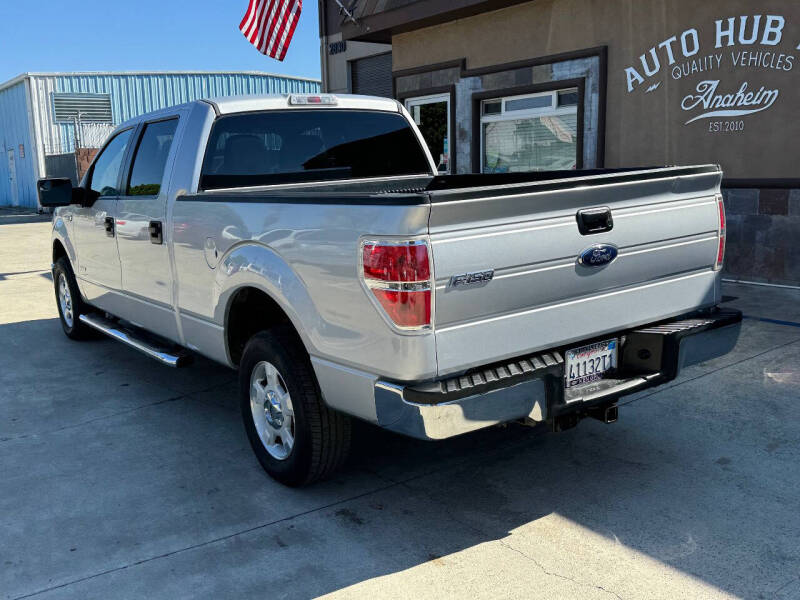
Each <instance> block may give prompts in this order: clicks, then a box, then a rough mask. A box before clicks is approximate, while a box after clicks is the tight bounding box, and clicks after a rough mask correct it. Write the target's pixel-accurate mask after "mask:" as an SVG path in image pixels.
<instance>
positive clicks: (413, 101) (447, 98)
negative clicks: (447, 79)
mask: <svg viewBox="0 0 800 600" xmlns="http://www.w3.org/2000/svg"><path fill="white" fill-rule="evenodd" d="M452 96H453V95H452V93H451V92H450V91H446V92H439V93H432V94H424V95H421V96H409V97H407V98H405V99H404V101H403V105H404V106H405V108H406V110H407V111H408V114H409V115H410V116H411V121H412V122H413V123H414V124H415V125H416V126H417V129H419V125H418V124H417V122H416V121H415V120H414V115H413V114H412V113H411V110H412V108H413V107H414V106H424V105H425V104H436V103H438V102H446V103H447V170H446V171H438V169H437V173H436V174H437V175H451V174H452V173H453V112H452V111H453V98H452ZM420 133H422V132H421V131H420ZM422 137H423V139H424V138H425V136H424V135H423V136H422ZM427 144H428V142H427V141H426V142H425V145H426V146H427ZM428 150H430V148H429V149H428ZM431 157H432V158H433V162H434V163H435V162H436V157H435V156H433V155H431Z"/></svg>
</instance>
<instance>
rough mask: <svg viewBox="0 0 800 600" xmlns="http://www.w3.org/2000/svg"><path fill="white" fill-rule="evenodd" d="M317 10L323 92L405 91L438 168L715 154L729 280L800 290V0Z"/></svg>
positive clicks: (457, 0) (609, 162) (384, 4)
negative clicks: (724, 217) (720, 179)
mask: <svg viewBox="0 0 800 600" xmlns="http://www.w3.org/2000/svg"><path fill="white" fill-rule="evenodd" d="M342 4H343V5H344V6H345V7H347V6H348V5H352V3H346V2H343V3H342ZM320 8H321V10H320V15H321V21H322V22H321V24H320V35H321V38H322V45H321V48H322V59H323V61H322V62H323V69H322V73H323V87H324V88H325V89H328V90H331V91H353V92H359V91H365V90H370V91H373V93H374V90H378V91H380V90H384V92H383V93H382V95H387V96H392V97H394V98H396V99H398V100H400V101H402V102H403V103H404V104H405V106H406V107H407V108H408V109H409V111H410V112H411V114H412V116H413V117H414V119H415V120H416V121H417V123H418V124H419V125H420V129H421V130H422V131H423V134H424V135H425V137H426V141H427V142H428V145H429V146H430V148H431V151H432V153H433V155H434V157H435V158H436V159H437V161H438V163H439V169H440V171H441V172H444V173H470V172H486V173H491V172H509V171H529V170H550V169H572V168H578V169H580V168H594V167H630V166H654V165H673V164H692V163H718V164H720V165H722V167H723V169H724V173H725V180H724V195H725V198H726V207H727V214H728V257H727V266H726V271H727V276H728V277H729V278H733V279H739V280H745V281H755V282H769V283H775V284H783V285H800V244H797V242H796V240H797V239H798V237H800V161H798V158H797V156H798V150H800V119H798V118H797V117H796V109H797V106H800V60H799V59H800V4H798V3H797V2H796V0H766V1H764V2H758V3H754V2H749V1H747V0H709V1H707V2H696V1H692V0H668V1H665V0H619V1H615V2H608V1H606V0H533V1H530V0H528V1H519V0H517V1H514V0H484V1H479V0H417V1H411V0H380V1H365V2H358V3H355V5H354V6H353V7H352V9H347V8H345V9H344V10H343V9H342V8H341V7H339V6H338V3H337V2H335V0H321V7H320ZM380 65H383V68H380Z"/></svg>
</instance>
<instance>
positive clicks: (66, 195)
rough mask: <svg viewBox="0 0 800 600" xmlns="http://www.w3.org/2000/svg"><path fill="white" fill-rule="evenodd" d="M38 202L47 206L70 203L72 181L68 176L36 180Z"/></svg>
mask: <svg viewBox="0 0 800 600" xmlns="http://www.w3.org/2000/svg"><path fill="white" fill-rule="evenodd" d="M36 190H37V191H38V192H39V204H40V205H42V206H47V207H55V206H67V205H69V204H72V191H73V188H72V181H70V179H69V178H68V177H54V178H52V179H40V180H39V181H37V182H36Z"/></svg>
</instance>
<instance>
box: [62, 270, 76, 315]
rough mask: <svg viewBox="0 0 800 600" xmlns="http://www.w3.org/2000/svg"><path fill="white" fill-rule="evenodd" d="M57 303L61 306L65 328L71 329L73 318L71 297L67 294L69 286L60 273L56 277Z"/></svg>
mask: <svg viewBox="0 0 800 600" xmlns="http://www.w3.org/2000/svg"><path fill="white" fill-rule="evenodd" d="M58 302H59V304H60V305H61V314H62V316H63V317H64V322H65V323H66V324H67V327H72V324H73V323H74V322H75V316H74V315H73V313H72V295H71V294H70V293H69V284H68V283H67V278H66V276H65V275H64V274H63V273H61V274H60V275H59V276H58Z"/></svg>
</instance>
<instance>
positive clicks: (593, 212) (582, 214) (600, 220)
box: [575, 206, 614, 235]
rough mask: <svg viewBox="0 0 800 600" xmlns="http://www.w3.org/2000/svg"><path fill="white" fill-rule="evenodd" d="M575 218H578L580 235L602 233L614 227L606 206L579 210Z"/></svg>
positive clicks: (609, 211)
mask: <svg viewBox="0 0 800 600" xmlns="http://www.w3.org/2000/svg"><path fill="white" fill-rule="evenodd" d="M575 218H576V219H577V220H578V230H579V231H580V232H581V235H592V234H595V233H604V232H606V231H611V230H612V229H613V228H614V219H612V218H611V209H610V208H608V207H607V206H602V207H600V208H585V209H583V210H579V211H578V214H577V215H575Z"/></svg>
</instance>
